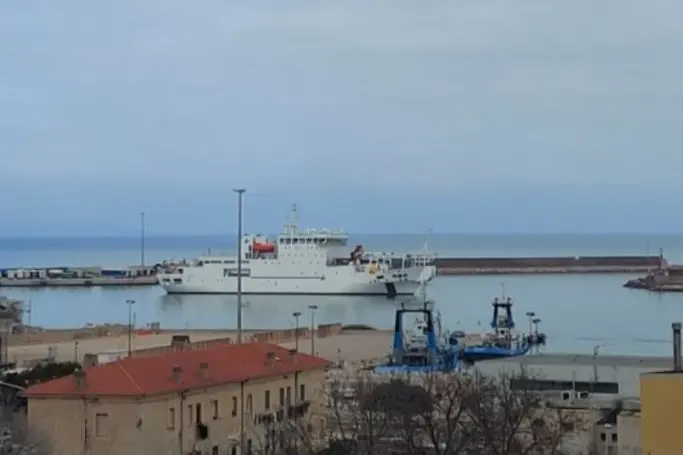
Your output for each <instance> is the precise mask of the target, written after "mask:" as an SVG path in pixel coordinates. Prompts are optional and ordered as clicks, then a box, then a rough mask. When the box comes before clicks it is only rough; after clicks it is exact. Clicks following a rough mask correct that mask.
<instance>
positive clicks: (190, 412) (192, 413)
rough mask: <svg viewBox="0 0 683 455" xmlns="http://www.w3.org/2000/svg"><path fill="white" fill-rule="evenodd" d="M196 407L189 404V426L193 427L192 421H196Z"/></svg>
mask: <svg viewBox="0 0 683 455" xmlns="http://www.w3.org/2000/svg"><path fill="white" fill-rule="evenodd" d="M192 411H194V409H193V408H192V405H191V404H189V405H187V426H188V427H192V422H193V421H194V412H192Z"/></svg>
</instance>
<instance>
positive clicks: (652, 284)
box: [624, 265, 683, 292]
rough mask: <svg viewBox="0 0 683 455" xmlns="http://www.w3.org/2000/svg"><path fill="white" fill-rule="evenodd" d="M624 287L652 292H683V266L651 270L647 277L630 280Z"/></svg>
mask: <svg viewBox="0 0 683 455" xmlns="http://www.w3.org/2000/svg"><path fill="white" fill-rule="evenodd" d="M624 287H625V288H630V289H643V290H646V291H650V292H683V266H679V265H672V266H666V267H658V268H655V269H651V270H650V271H648V273H647V275H645V276H642V277H639V278H635V279H633V280H628V281H627V282H626V283H625V284H624Z"/></svg>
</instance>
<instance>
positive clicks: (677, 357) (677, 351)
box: [671, 322, 681, 371]
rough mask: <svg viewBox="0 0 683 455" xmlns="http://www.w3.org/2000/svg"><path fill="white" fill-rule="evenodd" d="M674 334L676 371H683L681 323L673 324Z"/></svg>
mask: <svg viewBox="0 0 683 455" xmlns="http://www.w3.org/2000/svg"><path fill="white" fill-rule="evenodd" d="M671 328H672V330H673V334H674V353H673V354H674V371H681V323H680V322H674V323H673V324H671Z"/></svg>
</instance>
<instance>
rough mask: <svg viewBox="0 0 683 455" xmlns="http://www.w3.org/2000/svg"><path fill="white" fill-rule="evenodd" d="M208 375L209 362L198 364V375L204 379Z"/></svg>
mask: <svg viewBox="0 0 683 455" xmlns="http://www.w3.org/2000/svg"><path fill="white" fill-rule="evenodd" d="M208 376H209V363H208V362H201V363H200V364H199V377H200V378H202V379H206V378H207V377H208Z"/></svg>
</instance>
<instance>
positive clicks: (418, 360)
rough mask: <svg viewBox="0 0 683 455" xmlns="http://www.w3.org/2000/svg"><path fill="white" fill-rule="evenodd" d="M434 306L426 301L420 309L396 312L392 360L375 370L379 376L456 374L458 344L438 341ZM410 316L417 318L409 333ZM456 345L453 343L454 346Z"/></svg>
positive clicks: (402, 309) (406, 309) (407, 308)
mask: <svg viewBox="0 0 683 455" xmlns="http://www.w3.org/2000/svg"><path fill="white" fill-rule="evenodd" d="M432 307H433V302H430V301H424V302H423V303H422V304H421V305H419V306H413V307H406V305H405V304H401V308H400V309H399V310H396V316H395V324H394V339H393V346H392V352H391V356H390V358H389V361H388V362H387V363H386V364H380V365H377V366H376V367H375V372H376V373H425V372H452V371H457V370H458V366H459V346H458V344H457V343H458V342H457V340H455V339H453V340H449V342H448V343H441V342H439V341H438V339H439V334H437V333H436V330H435V327H434V325H435V321H434V316H433V311H432ZM406 315H417V316H418V318H417V320H416V323H415V325H414V327H413V329H412V330H405V327H404V319H405V316H406ZM450 341H452V342H450Z"/></svg>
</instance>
